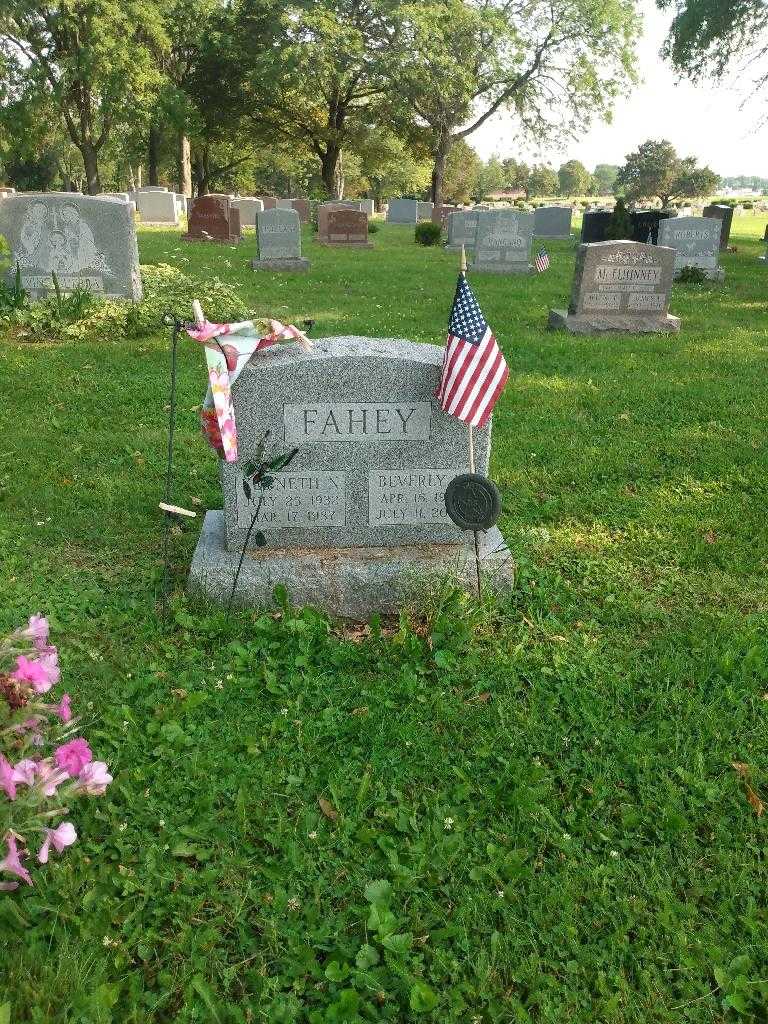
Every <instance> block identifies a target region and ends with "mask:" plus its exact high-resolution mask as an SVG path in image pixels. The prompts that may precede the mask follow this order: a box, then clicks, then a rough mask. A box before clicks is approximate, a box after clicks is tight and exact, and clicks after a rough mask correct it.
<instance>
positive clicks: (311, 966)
mask: <svg viewBox="0 0 768 1024" xmlns="http://www.w3.org/2000/svg"><path fill="white" fill-rule="evenodd" d="M762 226H763V221H762V220H761V219H759V218H756V217H750V218H746V217H745V218H741V219H737V220H736V222H735V225H734V232H733V239H732V240H733V242H734V243H735V244H736V246H737V247H738V252H737V253H735V254H730V253H729V254H725V255H724V256H723V258H722V263H723V266H724V267H725V269H726V274H727V277H726V282H725V285H724V286H722V287H718V286H712V285H703V286H696V285H692V286H675V289H674V293H673V301H672V311H673V312H674V313H675V314H677V315H679V316H680V317H681V318H682V322H683V330H682V333H681V334H680V335H679V336H678V337H673V338H662V337H651V338H649V337H639V336H638V337H634V336H631V337H626V336H623V337H618V336H617V337H603V338H574V337H571V336H568V335H561V334H551V333H547V332H546V331H545V330H544V325H545V322H546V315H547V309H548V308H549V307H550V306H562V305H564V304H565V303H566V301H567V296H568V293H569V290H570V280H571V275H572V268H573V246H572V245H569V244H567V243H557V242H555V243H552V244H551V246H549V248H550V252H551V254H552V257H553V267H552V270H551V271H550V272H549V273H547V274H543V275H540V276H535V277H531V278H524V279H523V278H495V277H490V276H489V277H480V276H477V277H476V278H474V281H473V284H474V287H475V290H476V293H477V295H478V298H479V300H480V302H481V304H482V306H483V309H484V311H485V313H486V316H487V317H488V319H489V321H490V323H491V324H492V326H493V327H494V329H495V331H496V333H497V335H498V337H499V339H500V342H501V344H502V345H503V347H504V350H505V352H506V354H507V357H508V360H509V363H510V366H511V370H512V373H511V377H510V382H509V385H508V387H507V390H506V393H505V395H504V396H503V398H502V400H501V402H500V404H499V406H498V415H497V416H496V418H495V424H494V453H493V463H492V475H493V476H494V478H495V479H496V480H497V482H498V484H499V486H500V488H501V490H502V493H503V497H504V513H503V518H502V521H501V524H500V525H501V527H502V530H503V532H504V534H505V536H506V538H507V540H508V542H509V544H510V547H511V548H512V550H513V552H514V554H515V557H516V559H517V561H518V564H519V570H520V571H519V582H518V586H517V589H516V592H515V593H514V595H512V596H511V597H510V598H509V599H508V600H507V601H505V602H504V603H502V604H492V603H486V604H484V605H483V606H482V607H480V608H475V607H473V606H472V605H471V604H470V603H467V602H465V601H463V600H462V599H459V598H457V597H455V596H452V595H446V596H444V597H443V598H442V599H439V598H437V597H436V598H435V599H434V600H433V601H431V602H430V604H429V607H428V608H424V609H423V610H422V614H421V615H420V616H419V617H418V618H416V619H408V618H404V619H403V621H402V622H401V623H399V624H398V623H395V624H393V625H392V626H391V627H387V628H385V629H379V628H378V627H377V626H376V624H374V626H373V628H372V629H370V630H367V631H360V632H354V631H351V632H350V631H345V630H343V629H340V628H339V627H338V626H336V625H335V624H333V623H329V622H328V621H327V620H325V619H324V618H322V617H321V616H319V615H317V614H315V613H313V612H311V611H304V612H295V611H292V610H291V609H288V608H282V609H280V610H278V611H277V612H269V613H262V614H258V613H247V612H238V613H236V614H232V615H230V616H226V615H224V614H223V613H222V612H220V611H216V610H213V609H204V608H199V607H196V606H194V605H190V604H189V603H187V601H186V600H185V599H184V597H183V595H182V593H181V589H182V586H183V579H184V574H185V572H186V568H187V566H188V564H189V559H190V556H191V553H192V550H193V548H194V544H195V540H196V532H197V530H196V528H192V529H189V530H188V531H186V532H185V533H184V534H183V535H182V536H180V537H178V538H176V539H175V540H174V550H173V558H174V571H175V576H176V582H177V584H178V594H177V597H176V599H175V603H174V610H173V615H172V619H171V622H170V623H169V625H168V626H167V628H163V626H162V625H161V624H160V623H159V622H158V618H157V613H156V605H155V599H156V596H157V591H158V586H159V582H158V581H159V576H160V562H159V559H160V551H161V535H160V531H161V524H160V522H159V520H158V513H157V511H156V507H157V501H158V499H159V497H160V495H161V492H162V478H163V469H164V454H165V451H164V446H165V430H166V416H167V412H166V410H165V406H166V401H167V383H168V374H167V367H168V339H167V336H166V334H165V333H164V332H163V331H158V333H157V334H156V335H154V336H151V337H148V338H146V339H142V340H139V341H135V340H134V341H125V340H114V339H112V338H110V337H104V338H102V339H101V340H100V341H99V342H98V343H84V342H66V343H58V344H43V343H37V344H29V343H19V342H18V341H17V340H14V339H13V338H10V337H9V338H6V340H5V342H4V344H2V346H0V373H1V374H2V380H3V382H4V383H5V385H6V388H5V391H6V395H7V398H6V402H5V403H4V406H3V413H4V423H3V432H2V438H3V440H2V443H1V444H0V517H1V528H2V529H1V532H0V558H2V564H3V569H4V571H3V573H2V574H1V575H0V607H1V608H2V621H1V622H0V625H3V626H8V627H10V626H12V625H13V624H15V623H17V622H19V621H21V620H22V619H23V618H24V617H25V616H26V615H27V614H29V613H30V612H33V611H38V610H47V611H49V612H50V613H51V614H52V616H53V617H54V619H55V626H56V630H55V637H54V639H55V641H56V642H58V643H59V644H60V645H61V648H62V662H63V668H64V679H65V683H66V688H67V689H68V690H69V691H70V692H72V694H73V697H75V698H76V701H77V703H78V706H79V707H80V708H82V709H83V710H84V713H85V716H86V719H87V723H88V725H87V735H88V736H89V738H90V740H91V742H92V745H93V746H94V749H95V750H96V752H97V754H98V756H100V757H102V758H104V759H105V760H107V761H108V762H109V763H110V765H111V766H112V767H113V771H114V774H115V777H116V778H115V782H114V784H113V786H112V787H111V788H110V790H109V791H108V794H107V796H106V797H104V798H103V799H101V800H97V801H94V802H93V803H91V804H88V805H87V806H81V807H79V808H78V809H77V812H76V814H75V815H74V820H75V823H76V825H77V828H78V831H79V832H80V833H81V834H82V837H83V839H82V842H80V843H78V844H77V846H75V847H74V848H73V849H72V850H70V851H68V853H67V854H65V855H64V856H63V857H61V858H57V859H56V863H51V864H49V865H48V866H47V868H45V869H41V870H39V871H38V872H37V873H36V875H37V885H36V888H34V889H32V890H26V889H25V890H24V891H22V892H20V893H19V894H17V895H16V896H13V897H5V898H4V899H3V902H2V903H0V964H2V972H1V973H0V1020H3V1013H2V1005H3V1001H4V1000H5V1001H9V1002H10V1004H11V1010H10V1020H11V1022H12V1024H20V1022H22V1021H24V1022H26V1021H31V1022H35V1024H44V1022H46V1024H47V1022H53V1021H55V1022H59V1021H61V1022H64V1021H66V1022H73V1024H81V1022H82V1024H91V1022H93V1024H96V1022H109V1021H115V1022H144V1021H146V1022H150V1021H151V1022H165V1021H174V1022H181V1024H188V1022H189V1024H192V1022H203V1021H204V1022H208V1021H211V1022H227V1024H230V1022H243V1021H248V1022H250V1021H263V1022H281V1021H296V1022H308V1024H325V1022H328V1024H331V1022H342V1021H348V1022H353V1021H379V1020H381V1021H397V1022H402V1021H417V1020H424V1021H433V1022H441V1024H442V1022H456V1024H459V1022H460V1024H472V1022H474V1021H481V1022H482V1024H491V1022H493V1024H510V1022H537V1024H538V1022H552V1024H561V1022H566V1021H567V1022H569V1024H574V1022H575V1024H593V1022H600V1024H603V1022H605V1024H608V1022H611V1024H613V1022H622V1024H624V1022H627V1024H628V1022H638V1024H640V1022H642V1024H657V1022H658V1024H661V1022H678V1021H684V1022H720V1021H728V1020H736V1019H738V1018H739V1017H743V1019H745V1020H755V1021H764V1020H766V1019H767V1018H766V1014H767V1012H768V1009H767V1007H768V1001H767V1000H766V995H767V994H768V980H767V979H768V957H767V956H766V940H767V939H768V927H767V925H768V920H767V918H768V910H766V902H765V883H766V877H768V876H767V874H766V865H765V820H766V819H765V818H762V819H761V818H758V817H757V815H756V814H755V811H754V810H753V808H752V807H751V806H750V805H749V803H748V802H747V799H746V796H745V793H744V790H743V787H742V785H741V783H740V781H739V778H738V777H737V775H736V773H735V772H734V770H733V769H732V767H731V762H733V761H741V762H746V763H748V764H749V765H750V769H751V778H752V782H753V785H754V786H755V787H756V788H757V790H758V791H760V790H762V792H763V793H765V792H766V791H768V756H767V755H766V718H767V717H768V699H766V692H767V691H768V642H767V640H766V612H767V611H768V532H767V531H766V525H765V524H766V507H768V459H767V456H766V427H767V425H768V424H767V423H766V418H767V413H766V409H767V408H768V403H766V385H765V381H766V369H767V364H768V332H767V331H766V328H767V326H768V318H767V317H766V306H765V295H766V284H767V283H768V276H767V275H768V271H767V270H766V268H765V267H764V266H763V265H761V264H758V262H757V260H756V258H755V257H756V256H757V255H758V254H760V253H762V251H763V247H762V244H761V243H760V241H759V235H760V234H762ZM374 241H375V248H374V249H373V250H372V251H370V252H360V251H355V252H352V253H344V252H341V251H339V250H330V249H324V248H321V247H319V246H316V245H315V244H314V243H313V242H312V241H311V240H310V238H309V235H308V234H307V236H306V237H305V253H306V254H307V255H308V256H309V257H310V259H311V261H312V270H311V272H310V274H308V275H297V276H287V275H269V274H254V273H252V272H251V271H250V270H249V269H248V268H247V260H248V258H249V256H250V255H251V249H252V248H253V238H252V236H249V237H248V239H247V241H246V244H245V245H243V246H242V247H240V248H239V249H228V248H221V249H220V248H218V247H214V246H209V245H205V244H200V245H195V244H185V243H182V242H181V241H179V240H178V235H175V234H173V233H170V232H163V231H154V230H148V231H142V232H141V234H140V249H141V254H142V261H143V262H144V263H153V262H171V263H172V264H173V265H176V266H180V267H181V268H182V269H188V270H191V271H194V272H195V274H199V275H207V274H215V275H218V276H219V277H222V278H223V279H225V280H226V281H227V282H229V283H232V284H233V285H234V286H235V287H236V288H239V289H240V292H241V294H242V296H243V304H244V309H248V310H251V311H253V312H259V313H271V314H272V315H273V316H275V317H278V318H279V319H281V320H284V321H293V322H299V321H300V320H302V319H304V318H312V319H314V320H316V324H317V326H316V328H315V330H314V333H315V335H316V336H322V335H330V334H367V335H371V336H394V337H406V338H411V339H414V340H418V341H424V342H434V343H442V341H443V337H444V330H445V323H446V316H447V312H448V307H449V305H450V301H451V298H452V294H453V288H454V284H455V275H456V264H457V260H456V258H455V257H453V256H448V255H446V254H444V253H443V252H441V251H439V250H435V249H423V248H421V247H417V246H415V245H414V244H413V242H412V240H411V234H410V232H409V231H408V230H406V229H398V228H394V227H384V228H382V230H381V231H380V232H378V233H377V234H376V235H375V239H374ZM177 312H179V313H182V314H186V312H187V311H186V310H178V311H177ZM204 387H205V379H204V373H203V367H202V364H201V356H200V352H199V349H198V348H196V347H195V346H193V345H188V346H187V345H185V346H184V347H183V349H182V352H181V369H180V379H179V400H180V415H179V422H178V428H177V468H176V489H175V500H177V501H178V502H179V503H180V504H182V505H188V504H189V503H190V502H192V500H193V499H200V502H201V507H203V508H205V507H211V508H214V507H218V506H220V497H219V488H218V483H217V472H216V464H215V459H214V458H213V456H212V455H211V453H210V452H209V451H208V450H207V449H206V448H205V446H204V444H203V442H202V440H201V439H200V437H199V431H198V426H197V420H196V412H195V407H196V406H198V405H199V402H200V400H201V397H202V394H203V391H204ZM319 798H323V800H326V801H328V802H329V803H330V805H331V808H332V809H333V810H335V812H336V814H337V817H336V818H335V819H332V818H330V817H328V816H326V814H325V813H324V812H323V810H322V808H321V806H320V805H319V803H318V800H319ZM326 808H327V805H326Z"/></svg>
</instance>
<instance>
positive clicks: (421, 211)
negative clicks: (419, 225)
mask: <svg viewBox="0 0 768 1024" xmlns="http://www.w3.org/2000/svg"><path fill="white" fill-rule="evenodd" d="M432 206H433V204H432V203H425V202H422V200H419V202H418V204H417V210H416V219H417V220H431V219H432Z"/></svg>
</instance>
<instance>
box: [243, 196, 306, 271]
mask: <svg viewBox="0 0 768 1024" xmlns="http://www.w3.org/2000/svg"><path fill="white" fill-rule="evenodd" d="M256 238H257V241H258V247H259V255H258V256H257V258H256V259H254V260H251V268H252V269H253V270H277V271H289V272H292V273H306V271H308V270H309V260H308V259H307V258H306V257H305V256H302V255H301V224H300V223H299V215H298V213H297V212H296V210H294V209H287V208H285V207H277V206H275V207H272V208H271V209H268V210H267V209H265V210H262V211H261V212H259V213H257V214H256Z"/></svg>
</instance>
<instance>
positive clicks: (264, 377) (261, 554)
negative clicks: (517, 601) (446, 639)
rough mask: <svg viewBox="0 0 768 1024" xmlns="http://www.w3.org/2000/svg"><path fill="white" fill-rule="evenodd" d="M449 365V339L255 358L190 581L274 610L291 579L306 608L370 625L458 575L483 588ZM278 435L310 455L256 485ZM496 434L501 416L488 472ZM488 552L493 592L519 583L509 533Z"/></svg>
mask: <svg viewBox="0 0 768 1024" xmlns="http://www.w3.org/2000/svg"><path fill="white" fill-rule="evenodd" d="M442 359H443V348H442V347H441V346H437V345H421V344H414V343H412V342H408V341H399V340H394V339H374V338H354V337H349V338H326V339H321V340H319V341H317V342H316V343H315V349H314V351H313V352H311V353H304V352H301V351H298V350H296V349H285V348H281V349H278V348H273V349H268V350H266V351H265V352H263V353H261V354H257V355H255V356H253V357H252V358H251V360H250V361H249V363H248V364H247V365H246V367H245V368H244V369H243V372H242V373H241V375H240V377H239V379H238V381H237V383H236V384H235V385H234V387H233V390H232V397H233V403H234V409H235V419H236V422H237V434H238V450H239V454H240V461H239V462H238V463H225V462H223V461H222V462H220V464H219V465H220V473H221V482H222V489H223V495H224V508H223V510H221V511H211V512H209V513H208V514H207V516H206V519H205V523H204V526H203V531H202V534H201V537H200V540H199V542H198V545H197V549H196V551H195V555H194V559H193V562H192V567H191V571H190V576H189V587H190V589H191V590H192V591H196V592H198V593H202V594H203V595H205V596H206V597H207V598H209V599H211V600H214V601H218V602H222V603H227V602H228V601H229V598H230V594H231V593H232V589H233V586H234V584H235V580H236V578H237V586H236V589H235V592H234V598H233V603H235V604H238V605H241V606H243V605H244V606H264V605H268V604H269V603H270V602H271V600H272V596H273V592H274V589H275V587H276V586H278V585H282V586H284V587H285V588H286V590H287V591H288V594H289V596H290V599H291V601H292V602H293V603H294V604H296V605H299V606H300V605H314V606H316V607H319V608H321V609H323V610H324V611H326V612H328V613H330V614H333V615H338V616H342V617H346V618H351V619H358V620H366V619H369V618H370V616H371V615H374V614H377V613H378V614H381V613H385V614H389V613H396V612H397V611H398V610H399V609H400V608H402V607H403V606H404V605H407V604H408V603H409V602H411V601H413V602H422V603H423V600H424V597H425V593H428V592H430V591H436V590H437V588H439V587H440V586H441V585H442V584H444V582H445V581H446V580H450V581H452V582H454V583H455V584H457V585H460V586H461V587H463V588H464V589H466V590H468V591H470V592H472V591H474V589H475V587H476V584H477V567H476V562H475V547H474V541H473V537H472V535H471V534H469V533H467V532H463V531H461V530H460V529H459V528H458V527H457V526H456V525H455V524H454V523H453V522H452V521H451V520H450V519H449V518H448V515H447V512H446V509H445V491H446V488H447V486H448V484H449V483H450V481H451V480H453V479H454V478H455V477H457V476H459V475H461V474H464V473H466V472H467V470H468V448H467V430H466V427H465V426H464V425H463V424H461V423H459V422H458V421H457V420H454V419H453V418H452V417H449V416H447V415H446V414H445V413H443V412H442V410H441V409H440V407H439V406H438V404H437V402H436V401H435V399H434V390H435V386H436V384H437V381H438V379H439V376H440V371H441V366H442ZM265 435H267V436H268V437H269V438H273V439H275V442H274V449H273V450H270V451H268V452H267V457H276V456H278V455H280V454H281V453H282V452H283V451H285V450H289V449H293V448H296V449H297V453H296V455H295V457H294V458H293V460H292V461H291V463H290V466H289V467H287V468H286V470H284V471H278V472H275V473H274V474H273V477H272V479H271V481H270V484H269V487H268V488H266V489H264V490H259V489H258V488H254V487H250V486H249V487H248V488H246V487H245V486H244V484H245V480H244V477H243V471H244V470H243V467H244V466H246V465H247V464H248V463H249V462H250V461H251V460H252V459H253V457H254V455H255V453H256V451H257V449H258V447H259V444H260V442H261V440H262V438H263V437H264V436H265ZM490 437H491V426H490V424H488V425H486V427H485V428H483V429H482V430H478V431H476V435H475V442H476V462H477V468H478V471H479V472H483V473H484V472H487V467H488V460H489V454H490ZM278 439H279V440H278ZM252 525H253V526H255V527H256V530H251V532H250V535H249V528H251V526H252ZM256 531H260V533H261V535H262V536H261V537H259V538H257V537H256ZM243 552H245V553H244V555H243ZM479 554H480V561H481V575H482V579H483V586H484V588H485V589H486V590H488V591H493V590H498V591H504V590H508V589H509V588H510V587H511V586H512V585H513V582H514V563H513V560H512V558H511V556H510V552H509V550H508V548H507V546H506V544H505V542H504V540H503V537H502V535H501V533H500V532H499V530H498V529H497V528H496V527H494V528H493V529H491V530H489V531H488V532H487V533H485V534H481V535H480V543H479ZM241 556H243V557H242V568H241V570H240V574H239V576H237V570H238V564H239V563H240V559H241Z"/></svg>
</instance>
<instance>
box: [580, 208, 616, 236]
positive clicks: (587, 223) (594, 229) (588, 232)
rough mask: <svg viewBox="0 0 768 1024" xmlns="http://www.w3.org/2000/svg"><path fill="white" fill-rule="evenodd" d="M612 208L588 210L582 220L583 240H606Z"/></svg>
mask: <svg viewBox="0 0 768 1024" xmlns="http://www.w3.org/2000/svg"><path fill="white" fill-rule="evenodd" d="M611 216H612V212H611V210H587V211H586V212H585V214H584V216H583V217H582V220H581V241H582V242H604V241H605V233H606V231H607V230H608V224H609V223H610V220H611Z"/></svg>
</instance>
